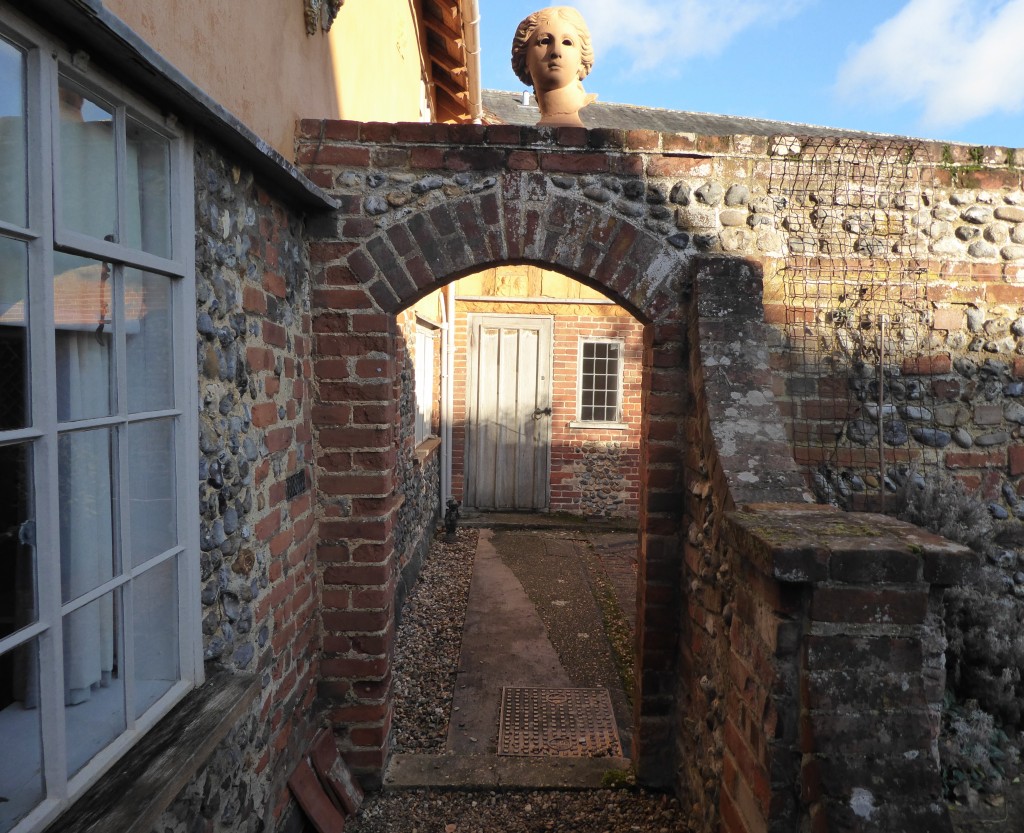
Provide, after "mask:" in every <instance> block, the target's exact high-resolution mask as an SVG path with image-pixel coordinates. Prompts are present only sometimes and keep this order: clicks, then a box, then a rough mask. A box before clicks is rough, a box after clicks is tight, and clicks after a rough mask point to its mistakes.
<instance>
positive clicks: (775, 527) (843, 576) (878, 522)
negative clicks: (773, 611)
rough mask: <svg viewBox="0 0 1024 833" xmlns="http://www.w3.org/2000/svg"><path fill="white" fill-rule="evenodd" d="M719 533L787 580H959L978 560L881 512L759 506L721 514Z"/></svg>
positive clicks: (944, 583)
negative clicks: (723, 519) (722, 519)
mask: <svg viewBox="0 0 1024 833" xmlns="http://www.w3.org/2000/svg"><path fill="white" fill-rule="evenodd" d="M725 517H726V524H725V535H726V536H727V540H728V541H729V543H730V544H732V546H734V547H736V548H737V550H738V551H740V552H742V553H743V555H744V557H745V558H746V559H747V560H748V561H749V563H751V564H753V565H754V566H756V567H757V568H758V569H760V570H761V571H762V572H763V573H765V574H766V575H769V576H771V577H772V578H774V579H776V580H778V581H781V582H786V583H823V582H843V583H847V584H870V585H874V584H878V583H910V582H928V583H929V584H934V585H939V586H949V585H954V584H963V583H964V582H966V581H968V580H969V579H970V578H971V576H972V575H973V574H974V572H975V571H976V570H977V568H978V566H979V562H980V557H979V556H978V555H977V553H975V552H974V551H972V550H970V549H968V548H967V547H965V546H962V545H960V544H955V543H953V542H952V541H948V540H946V539H945V538H942V537H941V536H939V535H934V534H933V533H931V532H926V531H925V530H923V529H921V528H919V527H917V526H914V525H913V524H911V523H907V522H906V521H901V520H898V519H896V518H891V517H889V516H887V515H876V514H869V513H853V512H843V511H841V510H839V509H836V508H835V507H833V506H819V505H814V506H807V505H803V504H785V503H763V504H750V505H747V506H745V507H743V508H742V509H740V510H738V511H734V512H728V513H726V516H725Z"/></svg>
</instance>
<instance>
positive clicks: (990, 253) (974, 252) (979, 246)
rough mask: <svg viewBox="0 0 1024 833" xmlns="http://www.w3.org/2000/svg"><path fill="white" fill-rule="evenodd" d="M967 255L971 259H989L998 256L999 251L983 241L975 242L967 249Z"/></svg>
mask: <svg viewBox="0 0 1024 833" xmlns="http://www.w3.org/2000/svg"><path fill="white" fill-rule="evenodd" d="M967 254H969V255H970V256H971V257H977V258H985V259H991V258H994V257H996V256H997V255H998V254H999V250H998V249H996V247H995V246H993V245H992V244H991V243H986V242H985V241H984V240H977V241H975V242H974V243H971V245H970V246H968V247H967Z"/></svg>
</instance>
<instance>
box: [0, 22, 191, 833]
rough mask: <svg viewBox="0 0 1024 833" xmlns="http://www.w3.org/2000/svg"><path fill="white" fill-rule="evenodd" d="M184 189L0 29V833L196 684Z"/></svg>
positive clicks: (83, 77) (143, 128) (55, 797)
mask: <svg viewBox="0 0 1024 833" xmlns="http://www.w3.org/2000/svg"><path fill="white" fill-rule="evenodd" d="M82 63H83V62H78V64H82ZM191 175H192V174H191V155H190V152H189V148H188V147H187V142H186V141H185V139H184V137H182V136H181V135H180V134H179V133H177V132H176V131H175V130H174V129H173V128H169V127H167V126H166V125H165V124H164V123H163V120H162V118H161V117H160V116H159V114H158V113H156V112H155V111H153V110H151V109H150V108H148V107H147V106H146V105H145V103H144V102H139V101H136V100H135V99H134V97H132V96H131V95H130V94H129V93H127V92H126V91H123V90H119V89H118V87H117V85H116V84H115V83H113V82H110V81H109V80H103V79H100V78H99V77H98V75H97V74H96V73H94V72H91V71H89V72H87V71H83V70H81V69H80V67H79V66H76V63H75V62H73V61H72V60H71V58H70V56H69V55H67V54H66V53H64V52H63V51H62V49H61V47H60V45H58V44H55V43H51V42H49V39H48V38H47V37H46V35H45V34H44V33H41V32H36V31H34V30H30V29H29V28H28V27H27V26H25V25H22V24H19V23H15V22H14V21H8V20H7V18H6V16H4V15H2V14H0V379H2V382H3V385H4V387H3V391H2V395H0V468H2V470H3V472H4V476H3V477H2V478H0V496H2V499H0V738H2V739H3V753H4V754H3V755H2V756H0V797H2V800H0V833H8V832H9V831H13V833H35V831H38V830H41V829H43V828H44V827H46V826H47V825H48V824H49V823H50V821H52V819H53V818H54V817H55V816H56V815H57V814H59V813H60V812H61V811H62V810H63V809H64V808H66V807H67V806H68V805H69V804H70V803H71V802H72V801H74V800H75V799H76V798H77V797H78V796H80V795H81V794H82V793H83V792H84V791H85V790H86V789H88V787H89V786H90V785H91V784H92V783H93V782H94V781H95V780H96V779H97V778H98V777H99V776H100V775H101V774H102V773H103V771H104V770H105V769H106V768H107V767H109V766H110V765H111V763H112V762H113V761H115V760H116V759H117V758H118V757H119V756H120V755H122V754H123V753H124V752H125V751H126V750H127V749H128V748H129V747H130V746H131V745H132V744H133V743H134V742H135V741H136V740H137V739H138V738H139V737H140V736H141V734H142V733H144V732H145V731H146V730H147V729H149V728H150V727H152V726H153V725H154V724H155V723H156V721H157V720H159V719H160V718H161V717H162V716H163V715H165V714H166V713H167V712H168V711H169V710H170V708H171V707H172V706H173V705H174V704H175V702H177V701H178V700H180V699H181V697H182V696H184V694H185V693H186V692H187V691H188V690H190V689H191V688H192V687H193V686H194V685H195V684H196V682H197V681H198V680H199V679H200V678H201V675H202V658H201V649H200V640H199V638H198V636H199V627H198V610H199V603H198V601H199V600H198V593H199V576H198V569H197V567H196V565H197V563H198V552H197V545H198V531H197V526H198V506H197V501H196V497H195V493H196V479H197V473H196V470H195V456H196V439H195V438H196V433H197V432H196V425H195V420H196V416H195V405H194V401H195V388H196V382H195V373H196V371H195V363H194V360H192V362H190V361H189V359H188V357H189V356H190V354H191V353H192V352H193V351H194V338H195V336H194V333H195V330H194V326H195V301H194V297H195V294H194V292H195V290H194V278H193V276H192V266H191V257H192V256H191V254H190V253H191V252H192V251H194V240H193V228H192V220H191V219H190V216H191V212H192V207H191V206H192V199H191V194H192V185H191Z"/></svg>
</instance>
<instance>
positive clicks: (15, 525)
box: [0, 445, 39, 795]
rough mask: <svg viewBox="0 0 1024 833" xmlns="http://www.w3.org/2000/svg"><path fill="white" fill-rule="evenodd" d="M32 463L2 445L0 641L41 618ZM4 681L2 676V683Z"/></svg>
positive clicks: (20, 450) (26, 454)
mask: <svg viewBox="0 0 1024 833" xmlns="http://www.w3.org/2000/svg"><path fill="white" fill-rule="evenodd" d="M30 461H31V456H30V449H29V446H27V445H8V446H0V471H2V472H3V473H4V474H3V477H0V638H3V637H5V636H9V635H10V634H12V633H14V632H15V631H16V630H20V629H21V628H23V627H25V626H26V625H31V624H32V623H33V622H35V621H36V619H37V618H38V616H39V614H38V610H37V608H36V579H35V552H34V548H33V540H34V536H33V529H32V524H31V522H32V521H33V520H34V518H33V511H32V475H31V462H30ZM5 679H7V677H5V676H4V675H3V674H0V684H2V681H3V680H5ZM2 735H3V733H2V732H0V736H2ZM0 795H3V793H2V792H0Z"/></svg>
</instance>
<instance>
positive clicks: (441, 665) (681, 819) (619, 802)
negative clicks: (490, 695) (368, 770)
mask: <svg viewBox="0 0 1024 833" xmlns="http://www.w3.org/2000/svg"><path fill="white" fill-rule="evenodd" d="M476 541H477V532H476V530H474V529H460V530H459V531H458V540H457V542H456V543H447V542H445V540H444V537H443V536H439V537H438V538H437V539H436V540H435V541H434V544H433V546H432V547H431V550H430V554H429V556H428V557H427V559H426V560H425V562H424V565H423V570H422V572H421V576H420V581H419V582H418V584H417V585H416V587H415V588H414V589H413V590H412V592H411V593H410V594H409V596H408V598H407V600H406V603H405V607H404V608H403V611H402V617H401V624H400V625H399V627H398V634H397V642H396V663H395V692H396V703H395V738H396V740H397V744H396V747H395V750H396V752H405V753H416V754H426V755H440V754H442V753H444V747H445V740H446V736H447V725H448V714H449V711H450V708H451V701H452V693H453V690H454V684H455V677H456V672H457V669H458V662H459V651H460V648H461V642H462V626H463V621H464V619H465V615H466V603H467V600H468V597H469V586H470V581H471V579H472V571H473V556H474V554H475V552H476ZM687 829H688V827H687V824H686V817H685V814H683V813H682V812H681V811H680V809H679V806H678V803H677V802H676V800H675V799H674V798H671V797H670V796H667V795H662V794H656V793H649V792H646V791H643V790H632V789H620V790H592V791H565V790H545V791H536V790H534V791H526V790H503V791H486V790H438V789H427V790H422V789H416V790H390V791H384V792H376V793H370V794H368V795H367V796H366V800H365V802H364V804H363V806H362V808H361V809H360V811H359V813H358V814H357V815H356V816H355V817H352V818H349V819H348V820H347V821H346V825H345V830H346V831H347V832H350V833H549V831H556V833H637V832H638V831H639V833H685V831H686V830H687Z"/></svg>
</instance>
